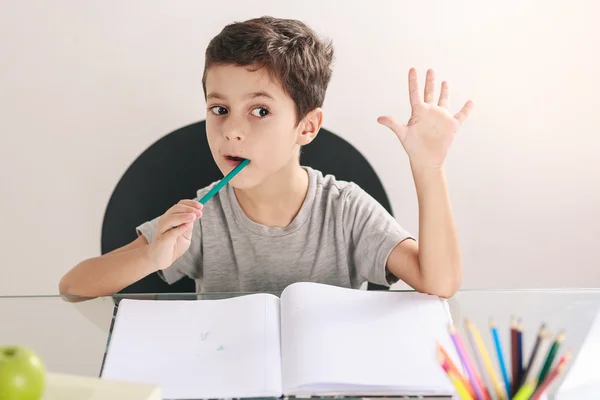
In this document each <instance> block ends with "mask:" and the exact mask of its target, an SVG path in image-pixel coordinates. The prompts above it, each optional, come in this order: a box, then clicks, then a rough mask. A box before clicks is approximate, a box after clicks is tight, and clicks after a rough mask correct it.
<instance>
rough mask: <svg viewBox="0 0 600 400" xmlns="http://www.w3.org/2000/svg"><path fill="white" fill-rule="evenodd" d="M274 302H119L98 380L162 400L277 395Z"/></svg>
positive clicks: (256, 297) (257, 297) (262, 297)
mask: <svg viewBox="0 0 600 400" xmlns="http://www.w3.org/2000/svg"><path fill="white" fill-rule="evenodd" d="M279 334H280V330H279V299H278V298H277V297H275V296H273V295H269V294H252V295H246V296H241V297H235V298H230V299H222V300H194V301H189V300H128V299H124V300H121V302H120V304H119V311H118V313H117V319H116V321H115V326H114V329H113V334H112V338H111V341H110V345H109V349H108V353H107V357H106V361H105V365H104V370H103V373H102V377H103V378H106V379H114V380H123V381H134V382H148V383H152V384H156V385H159V386H160V387H161V388H162V391H163V396H164V397H165V398H169V399H171V398H175V399H178V398H208V397H210V398H222V397H251V396H280V395H281V393H282V385H281V354H280V341H279Z"/></svg>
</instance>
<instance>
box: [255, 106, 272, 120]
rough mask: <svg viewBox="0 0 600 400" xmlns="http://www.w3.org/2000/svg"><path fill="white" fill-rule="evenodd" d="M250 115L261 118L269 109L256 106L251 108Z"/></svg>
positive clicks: (267, 113)
mask: <svg viewBox="0 0 600 400" xmlns="http://www.w3.org/2000/svg"><path fill="white" fill-rule="evenodd" d="M257 111H258V112H257ZM252 115H254V116H255V117H258V118H263V117H266V116H267V115H269V110H267V109H266V108H264V107H256V108H255V109H254V110H252Z"/></svg>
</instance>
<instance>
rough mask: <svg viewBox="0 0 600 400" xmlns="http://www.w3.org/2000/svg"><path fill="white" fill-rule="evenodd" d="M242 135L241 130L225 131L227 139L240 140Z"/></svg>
mask: <svg viewBox="0 0 600 400" xmlns="http://www.w3.org/2000/svg"><path fill="white" fill-rule="evenodd" d="M242 136H243V135H242V134H241V133H240V132H239V131H233V132H231V131H229V132H225V139H227V140H235V141H239V140H242Z"/></svg>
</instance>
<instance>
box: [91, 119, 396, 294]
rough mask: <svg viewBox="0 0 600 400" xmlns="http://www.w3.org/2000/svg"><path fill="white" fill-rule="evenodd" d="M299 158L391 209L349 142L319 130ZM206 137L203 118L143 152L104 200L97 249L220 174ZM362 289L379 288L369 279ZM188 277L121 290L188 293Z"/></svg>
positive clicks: (127, 235) (123, 239)
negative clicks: (106, 204) (346, 182)
mask: <svg viewBox="0 0 600 400" xmlns="http://www.w3.org/2000/svg"><path fill="white" fill-rule="evenodd" d="M301 163H302V164H303V165H307V166H310V167H312V168H314V169H318V170H320V171H322V172H323V174H333V175H335V176H336V178H337V179H340V180H345V181H353V182H355V183H356V184H358V185H359V186H361V187H362V188H363V189H364V190H365V191H366V192H367V193H369V194H370V195H371V196H373V198H375V199H376V200H377V201H378V202H379V203H380V204H381V205H382V206H383V207H384V208H385V209H386V210H387V211H388V212H389V213H390V214H392V208H391V205H390V202H389V200H388V197H387V195H386V193H385V190H384V188H383V185H382V184H381V182H380V180H379V178H378V177H377V174H376V173H375V171H374V170H373V168H372V167H371V165H370V164H369V163H368V161H367V160H366V159H365V158H364V157H363V156H362V155H361V154H360V152H359V151H358V150H356V149H355V148H354V147H353V146H352V145H351V144H350V143H348V142H346V141H345V140H344V139H342V138H341V137H339V136H337V135H335V134H334V133H332V132H330V131H328V130H326V129H321V131H320V132H319V135H318V136H317V138H316V139H315V140H314V141H313V142H312V143H311V144H310V145H308V146H306V147H304V148H303V149H302V154H301ZM222 177H223V175H222V174H221V172H220V171H219V169H218V168H217V166H216V164H215V162H214V160H213V158H212V155H211V153H210V149H209V147H208V142H207V139H206V123H205V121H201V122H197V123H194V124H191V125H188V126H185V127H183V128H181V129H178V130H176V131H174V132H172V133H170V134H167V135H166V136H164V137H163V138H161V139H159V140H158V141H157V142H156V143H154V144H153V145H152V146H150V147H149V148H148V149H147V150H146V151H144V152H143V153H142V154H141V155H140V156H139V157H138V158H137V159H136V160H135V161H134V162H133V163H132V164H131V166H130V167H129V168H128V169H127V171H126V172H125V174H124V175H123V177H122V178H121V179H120V181H119V182H118V184H117V186H116V188H115V190H114V191H113V194H112V196H111V198H110V201H109V202H108V206H107V208H106V213H105V215H104V222H103V225H102V254H106V253H108V252H110V251H112V250H114V249H117V248H119V247H122V246H124V245H126V244H127V243H129V242H131V241H133V240H134V239H135V238H136V237H137V235H136V232H135V228H136V227H137V226H138V225H140V224H141V223H143V222H145V221H148V220H151V219H153V218H155V217H157V216H159V215H161V214H163V213H164V212H165V211H166V210H167V209H168V208H169V207H171V206H172V205H173V204H175V203H177V202H178V201H179V200H181V199H184V198H193V197H195V196H196V191H197V190H198V189H200V188H202V187H205V186H207V185H209V184H210V183H212V182H214V181H217V180H219V179H221V178H222ZM368 289H370V290H373V289H384V287H382V286H378V285H374V284H372V283H369V287H368ZM195 290H196V288H195V285H194V281H193V280H192V279H188V278H184V279H182V280H180V281H179V282H177V283H175V284H173V285H168V284H166V283H165V282H164V281H163V280H162V279H160V277H159V276H158V275H157V274H151V275H149V276H147V277H145V278H143V279H141V280H140V281H138V282H136V283H134V284H132V285H130V286H129V287H127V288H125V289H124V290H123V291H122V293H165V292H171V293H173V292H176V293H178V292H194V291H195Z"/></svg>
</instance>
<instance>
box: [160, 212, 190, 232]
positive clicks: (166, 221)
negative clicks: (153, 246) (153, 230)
mask: <svg viewBox="0 0 600 400" xmlns="http://www.w3.org/2000/svg"><path fill="white" fill-rule="evenodd" d="M196 215H197V214H195V213H177V214H165V215H163V216H162V217H161V218H160V222H159V224H158V225H159V226H158V227H157V228H158V231H159V232H160V233H165V232H166V231H168V230H169V229H173V227H175V226H179V225H181V224H186V223H188V222H194V221H195V220H196V219H197V218H196Z"/></svg>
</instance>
